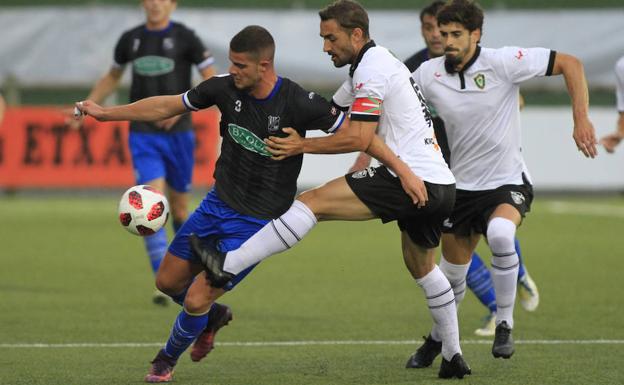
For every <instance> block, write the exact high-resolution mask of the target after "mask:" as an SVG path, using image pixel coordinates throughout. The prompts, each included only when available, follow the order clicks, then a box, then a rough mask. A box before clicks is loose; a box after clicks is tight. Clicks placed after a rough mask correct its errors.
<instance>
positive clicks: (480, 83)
mask: <svg viewBox="0 0 624 385" xmlns="http://www.w3.org/2000/svg"><path fill="white" fill-rule="evenodd" d="M473 80H474V82H475V84H476V85H477V87H479V89H481V90H482V89H484V88H485V75H483V74H478V75H477V76H475V77H474V78H473Z"/></svg>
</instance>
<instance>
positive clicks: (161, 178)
mask: <svg viewBox="0 0 624 385" xmlns="http://www.w3.org/2000/svg"><path fill="white" fill-rule="evenodd" d="M142 3H143V8H144V11H145V23H143V24H141V25H138V26H136V27H134V28H132V29H130V30H128V31H126V32H124V33H123V34H122V35H121V37H120V38H119V40H118V41H117V45H116V46H115V51H114V61H113V65H112V67H111V68H110V70H109V71H108V72H107V73H106V74H105V75H104V76H103V77H102V78H100V79H99V80H98V81H97V83H96V84H95V86H94V87H93V89H92V90H91V92H90V93H89V96H87V99H88V100H92V101H94V102H96V103H101V102H103V101H104V100H105V99H106V98H107V97H108V96H109V95H110V94H111V93H112V92H114V91H115V90H116V89H117V87H118V86H119V82H120V80H121V77H122V75H123V72H124V69H125V67H126V65H128V64H130V66H131V67H132V85H131V88H130V101H131V102H134V101H136V100H139V99H142V98H145V97H148V96H155V95H159V94H170V95H176V94H180V93H182V92H184V91H186V90H188V89H189V88H191V74H192V68H193V66H196V67H197V69H198V70H199V72H200V73H201V76H202V77H203V78H204V79H208V78H209V77H211V76H212V75H213V74H214V72H215V71H214V67H213V63H214V58H213V57H212V55H211V54H210V52H209V51H208V50H207V49H206V47H205V46H204V44H203V43H202V41H201V40H200V39H199V37H198V36H197V35H196V34H195V32H193V31H192V30H191V29H189V28H188V27H186V26H185V25H183V24H180V23H177V22H173V21H171V14H172V12H173V11H174V10H175V8H176V6H177V1H176V0H143V1H142ZM194 135H195V134H194V132H193V126H192V123H191V117H190V115H188V114H186V115H180V116H175V117H173V118H170V119H164V120H161V121H157V122H139V121H132V122H130V134H129V138H128V143H129V146H130V153H131V156H132V164H133V168H134V174H135V177H136V183H137V184H148V185H151V186H154V187H156V188H157V189H158V190H160V191H163V192H165V193H166V194H167V196H168V198H169V202H170V204H171V215H172V219H173V221H172V222H173V228H174V230H175V231H177V230H178V229H179V228H180V226H182V223H184V221H185V220H186V218H187V216H188V202H189V199H190V193H189V190H190V187H191V176H192V171H193V163H194V157H193V148H194V147H195V136H194ZM144 242H145V248H146V251H147V254H148V256H149V259H150V262H151V267H152V271H153V273H154V274H156V272H157V271H158V267H159V266H160V263H161V261H162V258H163V257H164V255H165V252H166V251H167V232H166V230H165V229H164V228H163V229H161V230H160V231H158V232H157V233H156V234H154V235H151V236H147V237H144ZM153 300H154V303H157V304H161V305H166V304H167V303H168V297H167V296H165V295H164V294H163V293H161V292H160V291H156V292H155V293H154V297H153Z"/></svg>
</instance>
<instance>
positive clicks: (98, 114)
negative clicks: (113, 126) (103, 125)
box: [76, 95, 187, 122]
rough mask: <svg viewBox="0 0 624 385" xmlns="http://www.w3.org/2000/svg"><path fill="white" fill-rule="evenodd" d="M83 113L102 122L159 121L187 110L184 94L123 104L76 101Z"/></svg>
mask: <svg viewBox="0 0 624 385" xmlns="http://www.w3.org/2000/svg"><path fill="white" fill-rule="evenodd" d="M76 109H77V110H78V111H79V112H80V113H81V114H82V115H91V116H92V117H93V118H95V119H96V120H99V121H101V122H105V121H117V120H136V121H157V120H163V119H167V118H171V117H172V116H176V115H179V114H182V113H184V112H187V110H186V108H185V107H184V103H183V102H182V95H163V96H152V97H150V98H145V99H141V100H138V101H136V102H134V103H131V104H124V105H121V106H112V107H102V106H100V105H98V104H97V103H95V102H93V101H91V100H85V101H82V102H78V103H76Z"/></svg>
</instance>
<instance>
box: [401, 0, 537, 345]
mask: <svg viewBox="0 0 624 385" xmlns="http://www.w3.org/2000/svg"><path fill="white" fill-rule="evenodd" d="M443 6H444V1H440V0H437V1H434V2H432V3H431V4H429V5H428V6H427V7H425V8H423V9H422V10H421V12H420V32H421V35H422V37H423V40H424V42H425V45H426V47H425V48H423V49H422V50H420V51H418V52H416V53H415V54H414V55H412V56H410V57H409V58H408V59H407V60H405V65H406V66H407V68H408V69H409V70H410V72H414V71H416V69H417V68H418V67H420V65H421V64H422V63H423V62H425V61H427V60H429V59H431V58H435V57H439V56H443V55H444V46H443V44H442V35H441V34H440V28H439V27H438V19H437V18H436V13H437V12H438V11H439V10H440V8H442V7H443ZM521 100H522V98H521ZM429 110H430V111H431V113H432V115H433V128H434V130H435V134H436V138H437V139H438V144H439V145H440V147H441V149H442V154H443V155H444V159H445V160H446V162H447V163H449V165H450V162H451V151H450V149H449V145H448V139H447V137H446V129H445V128H444V121H443V120H442V119H441V118H440V117H439V116H438V115H437V114H436V112H435V109H434V108H432V106H429ZM515 245H516V252H517V253H518V257H519V258H520V266H519V268H518V296H519V298H520V303H521V304H522V307H523V308H524V309H525V310H527V311H535V310H536V309H537V306H538V305H539V292H538V290H537V285H536V284H535V282H534V281H533V279H532V278H531V276H530V275H529V274H528V272H527V270H526V268H525V266H524V263H523V261H522V255H521V251H520V243H519V242H518V239H517V238H516V239H515ZM466 284H467V285H468V287H469V288H470V290H471V291H472V292H473V293H474V294H475V295H476V296H477V298H478V299H479V301H481V303H482V304H483V305H484V306H486V307H487V308H488V309H489V313H488V315H487V316H486V317H485V318H484V324H483V326H482V327H481V328H478V329H476V330H475V334H477V335H479V336H493V335H494V329H495V328H496V324H495V320H496V295H495V293H494V285H493V283H492V276H491V273H490V270H489V269H488V268H487V266H486V265H485V264H484V262H483V260H482V259H481V257H480V256H479V254H478V253H476V252H475V253H474V254H473V255H472V261H471V263H470V268H469V269H468V275H467V276H466Z"/></svg>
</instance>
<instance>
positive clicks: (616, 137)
mask: <svg viewBox="0 0 624 385" xmlns="http://www.w3.org/2000/svg"><path fill="white" fill-rule="evenodd" d="M622 139H624V112H620V117H619V119H618V122H617V129H616V130H615V132H612V133H610V134H608V135H605V136H603V137H602V138H601V139H600V144H602V145H603V146H604V148H605V150H607V152H608V153H613V152H615V148H616V147H617V145H618V144H620V142H621V141H622Z"/></svg>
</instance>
